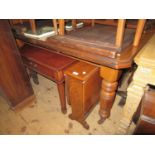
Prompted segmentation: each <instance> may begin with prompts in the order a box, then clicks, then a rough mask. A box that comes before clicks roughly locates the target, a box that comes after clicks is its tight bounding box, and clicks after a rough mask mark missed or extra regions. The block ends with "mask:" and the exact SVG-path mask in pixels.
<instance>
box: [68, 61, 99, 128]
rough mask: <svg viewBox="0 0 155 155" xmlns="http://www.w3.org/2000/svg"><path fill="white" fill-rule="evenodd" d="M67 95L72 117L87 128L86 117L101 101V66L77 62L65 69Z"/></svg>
mask: <svg viewBox="0 0 155 155" xmlns="http://www.w3.org/2000/svg"><path fill="white" fill-rule="evenodd" d="M65 75H66V86H67V91H68V92H67V95H68V98H69V102H70V105H71V108H72V113H71V115H70V118H71V119H73V120H76V121H78V122H80V123H81V124H82V125H83V126H84V127H85V128H86V129H88V128H89V125H88V124H87V122H86V120H85V119H86V117H87V116H88V114H89V113H90V111H91V110H92V108H93V107H94V106H95V105H96V103H97V102H98V101H99V92H100V85H101V78H100V77H99V68H98V67H96V66H93V65H90V64H87V63H84V62H77V63H75V64H74V65H72V66H71V67H69V68H68V69H67V70H66V71H65Z"/></svg>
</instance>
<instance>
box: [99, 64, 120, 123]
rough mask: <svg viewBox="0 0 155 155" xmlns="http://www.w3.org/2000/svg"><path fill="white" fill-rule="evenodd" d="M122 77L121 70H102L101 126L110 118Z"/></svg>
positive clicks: (107, 68) (102, 68)
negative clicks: (119, 80)
mask: <svg viewBox="0 0 155 155" xmlns="http://www.w3.org/2000/svg"><path fill="white" fill-rule="evenodd" d="M109 75H110V76H109ZM120 75H121V70H116V69H112V68H109V67H101V69H100V76H101V77H102V79H103V80H102V88H101V94H100V110H99V115H100V120H99V121H98V123H99V124H101V123H103V122H104V121H105V120H106V119H107V118H108V117H109V116H110V111H111V108H112V106H113V103H114V99H115V95H116V89H117V85H118V79H119V78H120Z"/></svg>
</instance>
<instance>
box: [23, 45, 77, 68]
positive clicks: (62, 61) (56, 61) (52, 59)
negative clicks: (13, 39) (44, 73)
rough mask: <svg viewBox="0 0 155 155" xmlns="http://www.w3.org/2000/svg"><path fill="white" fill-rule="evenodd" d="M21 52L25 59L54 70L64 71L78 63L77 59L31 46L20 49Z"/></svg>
mask: <svg viewBox="0 0 155 155" xmlns="http://www.w3.org/2000/svg"><path fill="white" fill-rule="evenodd" d="M20 52H21V55H22V56H23V57H25V58H27V59H29V60H31V61H33V62H36V63H38V64H40V65H42V66H45V67H47V68H49V69H52V70H63V69H65V68H66V67H67V66H69V65H70V64H72V63H73V62H75V61H76V60H75V59H72V58H69V57H66V56H63V55H61V54H58V53H55V51H53V52H51V51H50V52H49V51H48V50H47V49H42V48H38V47H34V46H30V45H24V47H23V48H21V49H20Z"/></svg>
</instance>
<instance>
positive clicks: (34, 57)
mask: <svg viewBox="0 0 155 155" xmlns="http://www.w3.org/2000/svg"><path fill="white" fill-rule="evenodd" d="M20 52H21V55H22V57H23V62H24V64H25V66H26V67H27V68H28V69H29V70H30V72H31V76H32V77H33V79H34V81H35V83H37V84H38V80H37V78H36V74H34V73H35V72H37V73H39V74H41V75H43V76H45V77H47V78H49V79H51V80H53V81H55V82H56V83H57V88H58V92H59V97H60V103H61V111H62V112H63V113H66V112H67V109H66V99H65V88H64V73H63V71H64V69H66V68H67V67H68V66H70V65H71V64H72V63H73V62H75V61H76V60H74V59H71V58H68V57H65V56H62V55H60V54H58V53H54V52H55V51H53V52H51V51H48V50H45V49H42V48H37V47H34V46H30V45H25V46H24V47H23V48H21V49H20ZM31 70H32V71H33V72H32V71H31ZM32 73H33V74H32Z"/></svg>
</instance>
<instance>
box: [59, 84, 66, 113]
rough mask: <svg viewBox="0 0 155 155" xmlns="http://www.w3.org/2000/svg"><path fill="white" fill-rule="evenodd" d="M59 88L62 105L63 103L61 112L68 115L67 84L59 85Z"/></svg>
mask: <svg viewBox="0 0 155 155" xmlns="http://www.w3.org/2000/svg"><path fill="white" fill-rule="evenodd" d="M57 88H58V92H59V98H60V103H61V111H62V112H63V113H64V114H65V113H67V108H66V96H65V82H62V83H57Z"/></svg>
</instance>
